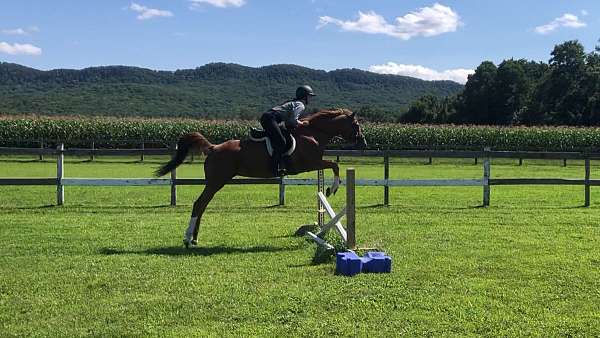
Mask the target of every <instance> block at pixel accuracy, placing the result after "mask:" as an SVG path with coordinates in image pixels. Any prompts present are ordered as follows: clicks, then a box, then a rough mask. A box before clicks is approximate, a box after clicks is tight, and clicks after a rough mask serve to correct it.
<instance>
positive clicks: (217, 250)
mask: <svg viewBox="0 0 600 338" xmlns="http://www.w3.org/2000/svg"><path fill="white" fill-rule="evenodd" d="M298 249H299V248H297V247H292V248H289V247H288V248H286V247H274V246H268V245H259V246H251V247H230V246H223V245H217V246H212V247H194V248H189V249H188V248H184V247H182V246H181V247H180V246H172V247H156V248H148V249H143V250H124V249H114V248H102V249H100V251H99V252H100V254H102V255H108V256H110V255H161V256H213V255H223V254H226V255H227V254H252V253H262V252H282V251H295V250H298Z"/></svg>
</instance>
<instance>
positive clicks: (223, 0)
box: [189, 0, 246, 8]
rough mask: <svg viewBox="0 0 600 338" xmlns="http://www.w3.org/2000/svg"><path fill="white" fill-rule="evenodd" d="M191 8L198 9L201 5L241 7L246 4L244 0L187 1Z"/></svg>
mask: <svg viewBox="0 0 600 338" xmlns="http://www.w3.org/2000/svg"><path fill="white" fill-rule="evenodd" d="M189 1H190V2H191V7H192V8H199V7H200V6H202V4H208V5H211V6H215V7H220V8H227V7H242V6H244V5H245V4H246V0H189Z"/></svg>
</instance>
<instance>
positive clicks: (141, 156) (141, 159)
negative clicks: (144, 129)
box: [140, 141, 144, 162]
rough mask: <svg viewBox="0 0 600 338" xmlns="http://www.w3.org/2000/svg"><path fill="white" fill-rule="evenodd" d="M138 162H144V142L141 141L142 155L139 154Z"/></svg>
mask: <svg viewBox="0 0 600 338" xmlns="http://www.w3.org/2000/svg"><path fill="white" fill-rule="evenodd" d="M140 162H144V141H142V153H141V154H140Z"/></svg>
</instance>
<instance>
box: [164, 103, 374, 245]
mask: <svg viewBox="0 0 600 338" xmlns="http://www.w3.org/2000/svg"><path fill="white" fill-rule="evenodd" d="M304 120H308V121H309V124H308V126H298V127H297V128H296V129H295V130H294V131H293V132H292V134H293V136H294V137H295V139H296V150H295V151H294V152H293V153H292V155H291V157H290V159H289V160H290V161H289V162H288V165H287V172H288V174H292V175H293V174H298V173H301V172H307V171H313V170H320V169H327V168H329V169H332V170H333V174H334V181H333V186H332V187H331V190H329V189H327V190H328V192H329V191H331V192H333V193H335V192H336V190H337V188H338V186H339V183H340V177H339V176H340V172H339V168H338V165H337V163H335V162H333V161H327V160H323V151H324V150H325V147H326V146H327V145H328V144H329V143H330V142H331V140H332V139H333V138H334V137H337V136H341V137H342V138H343V139H344V140H345V141H346V142H354V143H355V145H356V146H361V147H366V145H367V143H366V141H365V137H364V135H363V133H362V130H361V128H360V125H359V124H358V121H357V120H356V117H355V114H354V113H353V112H351V111H349V110H347V109H338V110H324V111H320V112H317V113H314V114H312V115H310V116H309V117H306V118H304ZM177 146H178V148H177V153H176V154H175V155H174V156H173V158H172V159H171V160H170V161H169V162H168V163H166V164H165V165H163V166H162V167H160V168H159V169H158V170H157V171H156V175H157V176H163V175H165V174H167V173H169V172H171V171H172V170H173V169H175V168H177V167H178V166H179V165H180V164H181V163H183V161H184V160H185V157H186V156H187V154H188V152H189V151H190V149H193V150H196V151H201V152H202V153H204V154H205V155H207V157H206V160H205V161H204V174H205V178H206V186H205V187H204V191H202V194H201V195H200V197H199V198H198V199H197V200H196V202H195V203H194V207H193V209H192V216H191V219H190V223H189V226H188V228H187V231H186V232H185V238H184V240H183V242H184V244H185V246H186V247H188V246H189V245H197V244H198V230H199V229H200V219H201V218H202V214H203V213H204V210H205V209H206V206H207V205H208V203H210V201H211V200H212V198H213V196H214V195H215V193H217V192H218V191H219V190H220V189H221V188H223V186H224V185H225V184H226V183H227V182H228V181H229V180H231V179H232V178H233V177H234V176H236V175H240V176H246V177H257V178H268V177H273V169H272V168H271V163H272V162H271V160H270V158H269V155H268V153H267V151H266V147H265V145H264V143H263V142H255V141H251V140H247V139H246V140H229V141H226V142H224V143H221V144H212V143H210V142H209V141H208V140H207V139H206V138H205V137H204V136H202V135H201V134H200V133H191V134H187V135H184V136H182V137H181V138H180V139H179V141H178V142H177Z"/></svg>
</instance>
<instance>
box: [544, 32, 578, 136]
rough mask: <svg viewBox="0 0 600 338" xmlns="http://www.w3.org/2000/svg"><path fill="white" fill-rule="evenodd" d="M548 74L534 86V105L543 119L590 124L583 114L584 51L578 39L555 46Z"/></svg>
mask: <svg viewBox="0 0 600 338" xmlns="http://www.w3.org/2000/svg"><path fill="white" fill-rule="evenodd" d="M551 55H552V58H551V59H550V63H549V65H550V69H549V74H548V75H547V76H546V77H544V79H543V81H542V82H541V83H540V85H539V86H538V88H537V89H536V96H535V98H534V99H535V100H536V104H535V105H534V107H532V109H537V110H538V111H539V113H538V115H539V114H544V116H543V121H544V122H547V123H552V124H571V125H573V124H581V123H586V122H587V123H586V124H589V121H586V120H587V119H586V118H585V117H584V107H585V102H586V99H585V90H582V80H583V79H584V78H585V73H586V72H585V70H586V65H585V57H586V55H585V51H584V48H583V46H582V45H581V43H579V41H577V40H573V41H567V42H564V43H562V44H560V45H556V46H555V47H554V50H553V51H552V53H551Z"/></svg>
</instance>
